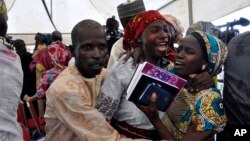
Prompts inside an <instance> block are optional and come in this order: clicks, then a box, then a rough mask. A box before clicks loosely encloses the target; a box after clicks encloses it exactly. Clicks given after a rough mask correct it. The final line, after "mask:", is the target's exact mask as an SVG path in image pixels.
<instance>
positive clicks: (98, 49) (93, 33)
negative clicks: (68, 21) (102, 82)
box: [75, 28, 108, 78]
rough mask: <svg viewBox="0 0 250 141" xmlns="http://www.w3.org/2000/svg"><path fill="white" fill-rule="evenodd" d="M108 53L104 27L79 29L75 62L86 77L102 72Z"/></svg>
mask: <svg viewBox="0 0 250 141" xmlns="http://www.w3.org/2000/svg"><path fill="white" fill-rule="evenodd" d="M107 54H108V48H107V44H106V38H105V32H104V30H103V29H101V28H98V29H96V28H95V29H84V30H80V31H79V35H78V42H77V44H76V49H75V60H76V62H75V64H76V67H77V68H78V70H79V71H80V73H81V74H82V75H83V76H84V77H86V78H93V77H95V75H97V74H100V72H101V70H102V68H103V66H104V61H105V57H106V56H107Z"/></svg>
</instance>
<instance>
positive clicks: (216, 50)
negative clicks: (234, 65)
mask: <svg viewBox="0 0 250 141" xmlns="http://www.w3.org/2000/svg"><path fill="white" fill-rule="evenodd" d="M191 35H192V36H194V37H195V38H196V39H197V40H198V42H199V44H200V46H201V47H202V49H203V51H204V50H205V52H206V54H207V61H208V72H209V73H210V74H211V75H217V74H218V73H220V71H221V67H222V65H223V63H224V62H225V60H226V58H227V54H228V50H227V47H226V45H225V44H224V43H223V42H222V41H221V40H219V39H217V38H216V37H215V36H213V35H210V34H208V33H205V32H201V31H195V32H192V33H191Z"/></svg>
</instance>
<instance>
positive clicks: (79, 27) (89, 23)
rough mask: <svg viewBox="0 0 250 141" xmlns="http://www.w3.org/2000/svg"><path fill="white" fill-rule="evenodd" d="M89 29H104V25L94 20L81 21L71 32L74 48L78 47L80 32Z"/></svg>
mask: <svg viewBox="0 0 250 141" xmlns="http://www.w3.org/2000/svg"><path fill="white" fill-rule="evenodd" d="M89 28H91V29H99V28H101V29H103V27H102V25H101V24H100V23H98V22H96V21H94V20H90V19H87V20H83V21H80V22H79V23H78V24H76V25H75V27H74V28H73V29H72V31H71V40H72V45H73V47H76V45H77V42H78V36H79V32H80V31H82V30H86V29H89ZM86 34H88V33H86Z"/></svg>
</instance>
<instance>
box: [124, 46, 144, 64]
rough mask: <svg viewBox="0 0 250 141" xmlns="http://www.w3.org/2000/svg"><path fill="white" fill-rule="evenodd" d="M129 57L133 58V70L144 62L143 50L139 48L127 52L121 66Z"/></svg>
mask: <svg viewBox="0 0 250 141" xmlns="http://www.w3.org/2000/svg"><path fill="white" fill-rule="evenodd" d="M130 57H132V58H133V63H132V68H135V67H136V65H137V64H139V63H143V62H144V61H145V58H144V54H143V50H142V48H139V47H137V48H134V49H133V50H131V51H128V52H127V55H126V57H125V58H124V60H123V64H125V63H126V62H127V61H128V59H129V58H130Z"/></svg>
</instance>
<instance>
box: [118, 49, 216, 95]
mask: <svg viewBox="0 0 250 141" xmlns="http://www.w3.org/2000/svg"><path fill="white" fill-rule="evenodd" d="M130 57H132V58H133V63H132V68H135V66H136V65H137V64H139V63H143V62H144V61H145V58H144V54H143V50H142V48H139V47H138V48H135V49H133V50H132V51H128V52H127V55H126V57H125V58H124V60H123V63H124V64H125V63H126V62H127V61H128V59H129V58H130ZM189 78H190V80H191V81H189V87H188V88H187V90H188V91H189V92H190V93H193V92H198V91H201V90H204V89H209V88H214V87H215V84H214V80H213V77H212V76H211V75H210V74H209V73H208V72H206V71H205V72H202V73H199V74H190V75H189Z"/></svg>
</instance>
